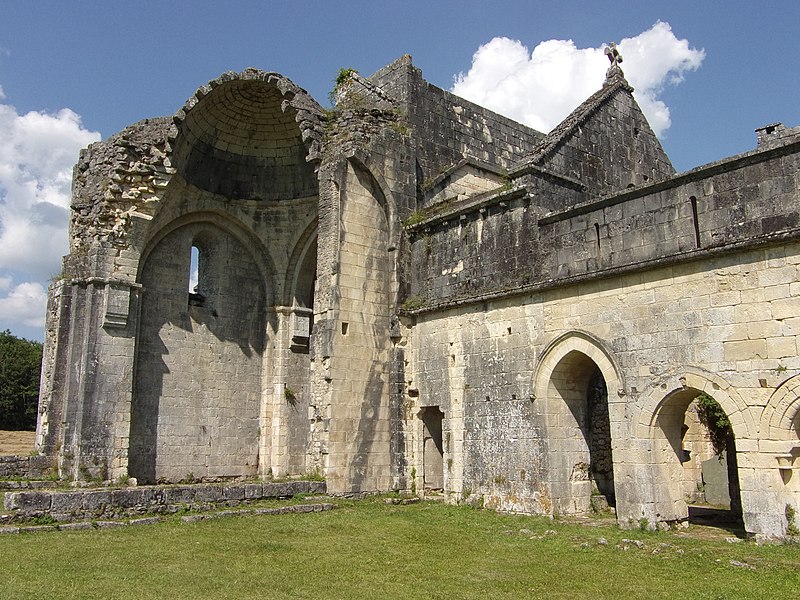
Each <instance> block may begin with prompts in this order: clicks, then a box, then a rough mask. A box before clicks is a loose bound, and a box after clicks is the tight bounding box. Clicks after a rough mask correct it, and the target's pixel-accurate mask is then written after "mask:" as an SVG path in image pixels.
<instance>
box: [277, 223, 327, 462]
mask: <svg viewBox="0 0 800 600" xmlns="http://www.w3.org/2000/svg"><path fill="white" fill-rule="evenodd" d="M316 279H317V221H316V219H315V220H314V221H313V222H312V223H311V224H310V225H309V226H308V227H307V228H306V230H305V231H304V232H303V233H302V234H301V235H300V237H299V239H298V240H297V242H296V244H295V246H294V250H293V251H292V253H291V256H290V259H289V266H288V268H287V271H286V274H285V283H284V288H283V289H284V294H283V300H282V303H281V304H280V305H279V306H276V307H275V312H276V319H277V321H278V323H279V325H278V330H277V335H278V337H279V340H280V341H279V344H278V346H280V347H281V348H283V349H284V351H283V352H281V353H280V354H278V355H276V356H275V358H274V360H273V365H272V369H273V372H272V378H273V380H274V381H275V382H276V383H275V386H274V387H275V390H274V393H273V395H272V402H271V405H270V406H269V407H268V413H269V414H270V421H271V425H270V435H269V436H268V437H269V441H270V442H271V448H270V449H269V455H270V456H271V461H270V468H271V469H272V473H273V474H274V475H278V476H284V475H302V474H304V473H306V472H307V471H310V470H319V469H321V468H322V465H321V464H319V463H318V462H315V461H314V453H313V452H310V448H309V444H310V442H311V432H312V428H314V427H315V426H316V425H317V424H318V422H319V421H320V420H321V419H320V417H319V415H318V414H317V412H316V411H315V410H313V404H312V401H311V395H312V390H311V370H312V361H311V355H310V351H309V348H310V341H311V333H312V328H313V316H314V295H315V294H314V288H315V285H316ZM265 452H267V450H265Z"/></svg>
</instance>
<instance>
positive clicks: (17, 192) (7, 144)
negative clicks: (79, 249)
mask: <svg viewBox="0 0 800 600" xmlns="http://www.w3.org/2000/svg"><path fill="white" fill-rule="evenodd" d="M4 99H5V96H4V95H3V94H2V88H0V100H4ZM99 139H100V134H99V133H97V132H95V131H89V130H87V129H85V128H84V127H83V125H82V124H81V118H80V117H79V116H78V115H77V114H75V113H74V112H73V111H71V110H69V109H68V108H64V109H62V110H60V111H58V112H57V113H54V114H49V113H44V112H37V111H31V112H28V113H25V114H19V113H18V112H17V110H16V109H15V108H14V107H13V106H11V105H10V104H7V103H5V102H0V282H2V285H0V318H1V319H2V320H3V321H4V322H11V323H12V324H13V323H14V322H15V321H18V322H20V323H25V324H27V325H30V324H31V323H32V322H34V321H35V322H37V323H39V322H41V321H42V320H43V315H44V306H45V305H44V302H45V297H46V293H45V291H44V289H45V288H44V285H43V283H44V282H45V281H46V280H47V279H48V278H49V277H50V276H51V275H53V274H55V273H57V272H58V271H59V270H60V259H61V256H62V255H63V254H66V252H67V249H68V243H67V228H68V223H69V205H70V185H71V181H72V166H73V165H74V164H75V162H76V161H77V158H78V152H79V151H80V149H81V148H83V147H85V146H87V145H88V144H90V143H92V142H95V141H97V140H99ZM11 272H13V273H14V276H13V279H12V276H11V274H10V273H11ZM14 280H26V281H23V282H22V283H17V284H16V285H14V284H13V281H14ZM36 311H38V312H36ZM34 313H35V314H34ZM36 315H38V316H36Z"/></svg>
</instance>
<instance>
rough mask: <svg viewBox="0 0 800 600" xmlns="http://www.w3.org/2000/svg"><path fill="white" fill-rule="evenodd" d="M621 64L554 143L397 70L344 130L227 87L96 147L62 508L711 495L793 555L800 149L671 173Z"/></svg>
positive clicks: (60, 341) (347, 77)
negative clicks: (242, 485) (312, 498)
mask: <svg viewBox="0 0 800 600" xmlns="http://www.w3.org/2000/svg"><path fill="white" fill-rule="evenodd" d="M610 58H611V59H612V60H611V62H612V64H611V67H610V68H609V70H608V73H607V75H606V80H605V83H604V84H603V86H602V88H601V89H600V90H598V91H597V93H595V94H594V95H593V96H591V97H590V98H588V99H587V100H586V101H585V102H584V103H583V104H582V105H581V106H580V107H578V108H577V109H576V110H575V111H574V112H573V113H572V114H571V115H570V116H569V117H568V118H567V119H566V120H565V121H564V122H562V123H561V124H560V125H559V126H558V127H556V128H555V129H554V130H553V131H552V132H550V133H549V134H543V133H540V132H538V131H535V130H533V129H530V128H528V127H526V126H524V125H521V124H519V123H516V122H514V121H512V120H510V119H508V118H505V117H503V116H500V115H498V114H495V113H493V112H491V111H489V110H487V109H484V108H481V107H479V106H477V105H475V104H472V103H470V102H468V101H466V100H463V99H461V98H459V97H457V96H455V95H453V94H451V93H448V92H446V91H444V90H442V89H440V88H437V87H435V86H433V85H431V84H430V83H428V82H426V81H425V80H424V79H423V77H422V74H421V72H420V70H419V69H417V68H416V67H414V65H413V64H412V61H411V58H410V57H409V56H405V57H402V58H400V59H399V60H397V61H396V62H395V63H393V64H391V65H389V66H387V67H385V68H383V69H382V70H380V71H378V72H377V73H375V74H374V75H372V76H370V77H361V76H360V75H358V74H357V73H355V72H343V73H342V78H341V79H342V81H341V83H340V85H339V86H337V95H338V97H337V100H338V101H337V103H336V107H335V108H334V109H332V110H325V109H323V108H322V107H321V106H320V105H319V104H318V103H317V102H316V101H315V100H314V99H313V98H311V97H310V96H309V95H308V94H307V93H306V92H305V91H304V90H303V89H301V88H299V87H298V86H297V85H295V84H294V83H292V82H291V81H290V80H289V79H287V78H286V77H284V76H282V75H280V74H277V73H270V72H264V71H260V70H256V69H248V70H245V71H243V72H241V73H225V74H223V75H222V76H220V77H219V78H218V79H215V80H213V81H211V82H210V83H209V84H208V85H204V86H203V87H201V88H199V89H198V90H197V92H196V93H195V94H194V95H193V96H192V97H191V98H190V99H189V101H188V102H187V103H186V104H185V105H184V106H183V108H181V109H180V110H178V112H177V113H175V114H174V115H173V116H171V117H165V118H155V119H147V120H144V121H141V122H139V123H136V124H134V125H132V126H130V127H128V128H126V129H124V130H123V131H121V132H120V133H118V134H116V135H114V136H112V137H110V138H109V139H107V140H105V141H103V142H98V143H96V144H92V145H91V146H90V147H89V148H88V149H87V150H85V151H84V152H83V153H82V154H81V157H80V160H79V163H78V165H77V166H76V168H75V175H74V185H73V199H72V216H71V225H70V243H71V247H70V253H69V255H68V256H66V257H65V258H64V263H63V274H62V277H61V278H60V279H59V280H58V281H56V282H54V284H53V285H52V287H51V290H50V299H49V305H48V322H47V330H46V341H45V359H44V366H43V377H42V391H41V399H40V416H39V424H38V428H37V444H38V447H39V449H40V450H41V451H42V453H44V454H45V455H47V456H51V457H54V458H55V459H56V460H57V466H58V469H59V474H60V476H61V477H63V478H75V479H98V478H99V479H103V480H118V479H122V478H126V477H128V476H130V477H132V478H135V479H136V480H137V481H138V482H139V483H156V482H177V481H181V480H186V479H187V478H190V479H193V480H202V481H220V480H228V479H247V478H257V477H264V478H268V477H270V476H275V477H278V476H280V477H286V476H289V477H292V476H298V477H299V476H303V475H304V474H305V475H307V474H310V473H313V474H317V475H322V476H324V477H325V480H326V485H327V489H328V491H329V492H331V493H339V494H350V493H362V492H375V491H389V490H405V491H411V492H415V493H418V494H423V493H427V491H428V490H437V491H438V490H441V493H442V494H443V495H444V496H445V497H446V498H447V499H448V500H450V501H454V502H455V501H462V500H463V501H469V500H473V501H475V499H482V501H483V503H484V504H485V505H486V506H488V507H492V508H495V509H498V510H504V511H518V512H526V513H540V514H549V515H558V514H576V513H585V512H589V511H590V510H591V509H592V507H595V508H596V507H597V506H598V505H599V506H604V505H605V504H606V503H607V504H610V505H612V506H613V507H614V508H615V510H616V515H617V519H618V521H619V523H620V525H622V526H625V527H628V526H636V527H639V526H646V527H650V528H653V527H656V526H658V525H659V524H661V523H667V524H669V523H675V522H682V521H684V520H685V519H686V518H687V515H688V514H689V508H688V506H689V505H690V504H691V503H692V502H694V501H695V500H696V499H697V497H698V496H701V495H707V496H708V497H706V498H705V499H706V501H708V502H712V503H713V502H717V503H719V504H725V505H727V506H729V507H730V508H731V510H733V511H737V512H739V511H740V513H741V516H742V519H743V522H744V526H745V528H746V530H747V531H748V532H750V533H753V534H762V535H765V536H771V537H780V536H783V535H786V534H787V533H791V532H793V531H795V528H796V527H797V526H798V525H800V523H798V522H797V521H796V517H795V516H794V515H795V514H796V513H800V472H799V471H800V458H798V457H799V456H800V359H798V340H800V314H798V312H800V311H798V308H800V216H799V214H800V212H799V211H800V208H799V205H798V199H799V198H800V128H795V129H792V128H787V127H784V126H783V125H781V124H773V125H769V126H767V127H764V128H761V129H759V130H758V131H757V138H758V145H757V147H756V148H755V149H754V150H753V151H750V152H746V153H744V154H741V155H738V156H734V157H731V158H727V159H723V160H720V161H718V162H714V163H712V164H708V165H705V166H702V167H698V168H696V169H693V170H691V171H688V172H684V173H676V172H675V169H674V168H673V166H672V164H671V163H670V160H669V158H668V157H667V155H666V154H665V152H664V150H663V149H662V147H661V145H660V143H659V141H658V139H657V138H656V136H655V135H654V134H653V132H652V130H651V128H650V126H649V125H648V123H647V121H646V119H645V118H644V116H643V114H642V112H641V110H640V109H639V107H638V106H637V104H636V101H635V100H634V98H633V96H632V91H633V90H632V89H631V87H630V86H629V85H628V83H627V81H626V80H625V78H624V74H623V72H622V70H621V69H620V67H619V65H618V63H617V61H616V60H615V56H614V54H613V53H611V54H610ZM193 256H194V257H195V258H194V259H193V258H192V257H193ZM193 260H194V262H193ZM195 262H196V265H197V267H196V269H197V276H196V283H195V280H194V278H192V271H193V268H192V265H193V264H195ZM190 278H192V283H191V284H190ZM190 285H191V287H190ZM698 399H701V400H702V399H706V400H707V399H713V401H715V404H714V403H713V402H712V404H714V406H716V407H718V409H720V411H721V413H722V416H723V417H725V419H727V421H729V423H730V431H729V435H727V438H726V439H725V440H724V447H723V448H722V449H719V448H717V449H716V450H715V449H713V448H711V446H712V444H711V441H710V433H709V431H710V429H709V427H708V426H706V425H704V421H703V418H702V412H701V410H700V408H699V406H700V400H698ZM714 465H717V466H716V467H715V466H714ZM715 477H716V479H718V480H721V481H722V484H714V483H712V481H711V480H712V479H714V478H715ZM712 487H716V491H715V492H714V494H715V497H717V496H719V497H720V498H721V499H719V500H713V501H712V499H711V496H712V494H711V488H712ZM721 488H724V489H721Z"/></svg>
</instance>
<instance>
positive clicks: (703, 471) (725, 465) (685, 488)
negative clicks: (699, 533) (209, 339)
mask: <svg viewBox="0 0 800 600" xmlns="http://www.w3.org/2000/svg"><path fill="white" fill-rule="evenodd" d="M653 436H654V441H655V447H654V451H655V454H654V456H655V463H656V469H655V471H654V477H655V482H654V484H655V488H656V490H657V493H656V494H655V498H656V503H657V513H656V514H657V516H658V517H659V518H660V519H662V520H665V521H678V520H683V519H689V520H690V521H693V522H696V523H702V524H716V525H720V526H725V527H731V528H737V527H740V526H741V519H742V505H741V495H740V485H739V476H738V461H737V455H736V439H735V435H734V431H733V427H732V425H731V423H730V419H729V416H728V414H727V413H726V412H725V410H724V409H723V408H722V406H721V405H720V403H719V402H718V401H717V399H716V398H715V397H714V396H713V395H712V394H709V393H707V392H705V391H703V390H700V389H698V388H694V387H689V386H686V387H683V388H681V389H678V390H675V391H673V392H672V393H670V394H668V395H667V396H666V397H665V398H664V400H663V401H662V402H661V404H660V406H659V408H658V410H657V413H656V415H655V420H654V427H653Z"/></svg>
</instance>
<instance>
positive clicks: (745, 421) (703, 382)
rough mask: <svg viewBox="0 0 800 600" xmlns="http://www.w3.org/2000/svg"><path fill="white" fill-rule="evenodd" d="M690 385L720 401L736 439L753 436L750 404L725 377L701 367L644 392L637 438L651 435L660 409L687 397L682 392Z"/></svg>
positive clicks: (689, 368) (680, 373)
mask: <svg viewBox="0 0 800 600" xmlns="http://www.w3.org/2000/svg"><path fill="white" fill-rule="evenodd" d="M689 388H691V389H694V390H697V391H698V392H705V393H706V394H708V395H709V396H711V397H713V398H714V399H715V400H716V401H717V402H718V403H719V405H720V406H721V407H722V409H723V410H724V411H725V414H726V415H728V419H730V421H731V427H732V428H733V433H734V435H735V436H736V439H737V440H738V439H753V438H754V436H755V433H756V424H755V422H754V420H753V417H752V415H751V414H750V411H749V410H748V407H747V403H746V402H745V401H744V400H743V399H742V398H741V396H740V395H739V393H738V392H737V391H736V389H735V388H734V387H733V386H731V385H730V383H728V382H727V381H726V380H725V379H724V378H722V377H720V376H719V375H717V374H716V373H711V372H710V371H706V370H705V369H701V368H699V367H685V368H683V369H682V370H680V371H677V372H675V373H673V374H672V375H669V376H667V377H664V378H662V379H660V380H658V381H656V382H654V383H653V384H652V385H651V386H650V387H649V388H648V389H647V390H644V391H643V393H642V395H641V401H640V403H639V405H640V406H641V409H640V412H639V418H638V419H637V426H636V431H637V434H638V435H637V437H640V438H642V439H648V438H651V437H652V435H653V427H654V425H655V424H656V421H657V419H658V418H659V412H660V409H661V408H662V407H663V406H664V405H665V403H667V402H668V401H669V399H670V398H673V397H674V396H675V395H678V394H680V395H681V396H682V397H683V396H685V395H684V394H682V392H683V391H684V390H686V389H689ZM690 401H691V399H689V401H687V402H686V405H687V406H688V404H689V402H690ZM684 408H685V407H684Z"/></svg>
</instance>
